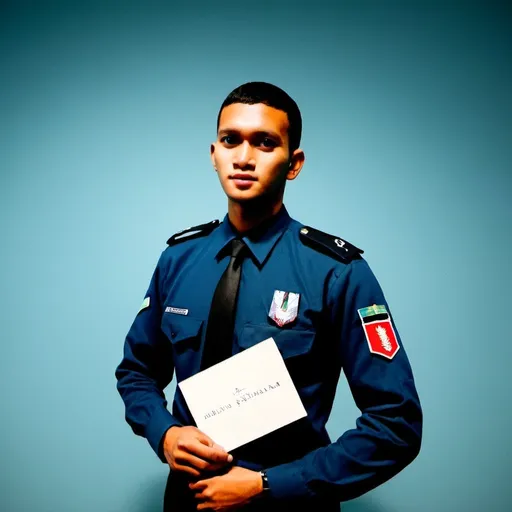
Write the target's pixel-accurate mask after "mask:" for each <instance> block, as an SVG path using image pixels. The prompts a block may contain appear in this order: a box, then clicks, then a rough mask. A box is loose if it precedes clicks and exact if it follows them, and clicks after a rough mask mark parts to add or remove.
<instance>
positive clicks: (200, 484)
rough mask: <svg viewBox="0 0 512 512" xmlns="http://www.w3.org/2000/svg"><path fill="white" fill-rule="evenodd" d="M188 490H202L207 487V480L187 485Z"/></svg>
mask: <svg viewBox="0 0 512 512" xmlns="http://www.w3.org/2000/svg"><path fill="white" fill-rule="evenodd" d="M188 486H189V488H190V489H192V490H193V491H196V490H197V491H198V490H203V489H206V488H207V487H208V481H207V480H198V481H197V482H193V483H191V484H188Z"/></svg>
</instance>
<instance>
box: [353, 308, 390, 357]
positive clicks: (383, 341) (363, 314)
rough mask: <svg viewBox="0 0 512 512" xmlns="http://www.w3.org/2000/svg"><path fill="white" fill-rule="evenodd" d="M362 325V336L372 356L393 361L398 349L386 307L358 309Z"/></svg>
mask: <svg viewBox="0 0 512 512" xmlns="http://www.w3.org/2000/svg"><path fill="white" fill-rule="evenodd" d="M357 312H358V313H359V318H361V322H362V324H363V330H364V334H365V336H366V341H367V342H368V347H369V349H370V352H371V353H372V354H378V355H380V356H383V357H385V358H387V359H393V357H395V355H396V353H397V352H398V350H399V349H400V345H399V344H398V339H397V337H396V333H395V330H394V329H393V325H392V324H391V319H390V318H389V313H388V312H387V310H386V306H377V305H376V304H374V305H373V306H369V307H367V308H362V309H358V310H357Z"/></svg>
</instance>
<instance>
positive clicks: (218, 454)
mask: <svg viewBox="0 0 512 512" xmlns="http://www.w3.org/2000/svg"><path fill="white" fill-rule="evenodd" d="M184 449H185V450H186V451H188V452H189V453H192V454H193V455H196V456H197V457H199V458H201V459H203V460H207V461H209V462H231V461H232V460H233V456H232V455H231V454H230V453H228V452H226V451H224V450H222V449H219V448H215V447H209V446H205V445H204V444H200V443H194V444H187V446H186V447H184Z"/></svg>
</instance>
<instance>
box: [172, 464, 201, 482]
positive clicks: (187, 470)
mask: <svg viewBox="0 0 512 512" xmlns="http://www.w3.org/2000/svg"><path fill="white" fill-rule="evenodd" d="M172 469H173V471H179V472H180V473H186V474H188V475H191V476H193V477H196V478H197V477H198V476H201V473H200V472H199V471H198V470H197V469H195V468H192V467H190V466H185V465H183V464H176V463H175V464H174V466H172Z"/></svg>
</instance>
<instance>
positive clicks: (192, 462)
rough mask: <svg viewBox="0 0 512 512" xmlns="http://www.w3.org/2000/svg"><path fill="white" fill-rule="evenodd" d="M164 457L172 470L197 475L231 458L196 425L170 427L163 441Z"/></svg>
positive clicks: (231, 458) (220, 466)
mask: <svg viewBox="0 0 512 512" xmlns="http://www.w3.org/2000/svg"><path fill="white" fill-rule="evenodd" d="M163 450H164V455H165V459H166V460H167V462H168V464H169V466H170V467H171V469H172V470H173V471H182V472H184V473H188V474H189V475H191V476H194V477H199V476H201V475H202V473H203V472H204V471H216V470H218V469H220V468H222V467H224V466H226V465H227V464H230V463H231V461H232V460H233V456H232V455H230V454H229V453H227V452H226V451H225V450H224V449H223V448H222V447H220V446H219V445H218V444H215V443H214V442H213V440H212V439H210V438H209V437H208V436H207V435H206V434H204V433H203V432H201V431H200V430H199V429H198V428H196V427H171V428H170V429H169V430H168V431H167V432H166V433H165V437H164V442H163Z"/></svg>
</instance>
